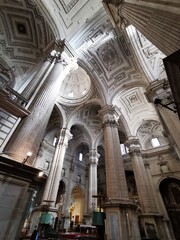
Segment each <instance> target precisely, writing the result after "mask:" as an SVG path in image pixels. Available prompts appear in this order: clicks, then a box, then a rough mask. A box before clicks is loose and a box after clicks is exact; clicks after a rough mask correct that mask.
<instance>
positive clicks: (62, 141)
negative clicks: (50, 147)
mask: <svg viewBox="0 0 180 240" xmlns="http://www.w3.org/2000/svg"><path fill="white" fill-rule="evenodd" d="M70 138H71V134H70V132H69V130H68V129H62V130H61V134H60V138H59V141H58V144H57V147H56V150H55V154H54V158H53V162H52V165H51V170H50V173H49V176H48V179H47V183H46V186H45V190H44V194H43V198H42V203H43V201H44V200H51V201H52V202H53V205H55V203H56V198H57V193H58V189H59V183H60V179H61V171H62V166H63V161H64V156H65V151H66V148H67V145H68V140H69V139H70Z"/></svg>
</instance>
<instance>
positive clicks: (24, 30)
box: [3, 9, 37, 48]
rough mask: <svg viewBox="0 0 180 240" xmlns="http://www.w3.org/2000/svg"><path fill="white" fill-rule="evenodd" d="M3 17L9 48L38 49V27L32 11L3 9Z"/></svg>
mask: <svg viewBox="0 0 180 240" xmlns="http://www.w3.org/2000/svg"><path fill="white" fill-rule="evenodd" d="M3 16H4V18H3V19H4V22H6V24H5V26H6V34H7V37H6V38H7V40H8V44H9V46H14V45H16V46H21V47H23V46H24V47H28V48H29V47H31V48H36V47H37V34H36V25H35V21H34V16H33V14H32V12H31V11H23V12H21V11H17V12H14V11H13V12H12V11H11V10H10V9H6V10H5V9H3Z"/></svg>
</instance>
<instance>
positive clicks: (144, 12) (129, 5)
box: [104, 0, 180, 55]
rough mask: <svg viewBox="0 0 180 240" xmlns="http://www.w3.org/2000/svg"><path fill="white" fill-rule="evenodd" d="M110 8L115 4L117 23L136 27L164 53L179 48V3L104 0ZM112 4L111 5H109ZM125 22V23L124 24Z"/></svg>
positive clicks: (169, 52)
mask: <svg viewBox="0 0 180 240" xmlns="http://www.w3.org/2000/svg"><path fill="white" fill-rule="evenodd" d="M104 2H106V4H108V7H109V8H110V9H111V8H112V10H111V12H113V8H114V7H115V6H113V4H115V5H116V7H115V8H116V11H117V15H118V16H119V18H118V17H117V18H118V20H117V24H118V25H121V26H122V25H123V26H124V25H125V24H126V23H128V24H131V25H133V26H134V27H136V28H137V29H138V30H139V31H140V32H141V33H142V34H143V35H144V36H145V37H146V38H147V39H148V40H149V41H151V42H152V43H153V44H154V45H155V46H156V47H158V48H159V49H160V50H161V51H162V52H163V53H164V54H166V55H169V54H171V53H173V52H175V51H177V50H178V49H179V48H180V31H179V29H180V14H178V9H179V11H180V3H178V2H177V3H174V2H173V3H172V1H169V2H168V1H160V0H157V1H152V2H151V1H141V0H122V1H112V0H104ZM111 4H112V6H111ZM175 6H176V7H175ZM124 23H125V24H124Z"/></svg>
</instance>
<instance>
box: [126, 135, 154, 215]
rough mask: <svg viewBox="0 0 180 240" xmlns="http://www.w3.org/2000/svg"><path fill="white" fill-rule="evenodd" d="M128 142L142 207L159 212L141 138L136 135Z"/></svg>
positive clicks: (145, 209)
mask: <svg viewBox="0 0 180 240" xmlns="http://www.w3.org/2000/svg"><path fill="white" fill-rule="evenodd" d="M126 144H127V146H128V147H129V153H130V156H131V162H132V167H133V171H134V175H135V180H136V185H137V191H138V195H139V199H140V205H141V208H142V210H143V212H145V213H154V212H156V213H157V209H156V204H155V202H154V196H153V194H152V192H151V190H152V189H151V186H150V184H149V179H148V178H147V172H146V169H145V166H144V161H143V158H142V155H141V150H140V143H139V140H138V139H137V138H136V137H129V139H128V140H127V141H126Z"/></svg>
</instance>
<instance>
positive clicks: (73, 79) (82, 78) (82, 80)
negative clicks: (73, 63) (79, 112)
mask: <svg viewBox="0 0 180 240" xmlns="http://www.w3.org/2000/svg"><path fill="white" fill-rule="evenodd" d="M90 89H91V80H90V77H89V76H88V74H87V73H86V71H85V70H84V69H82V68H81V67H79V66H78V67H77V68H73V69H72V70H71V71H70V72H69V74H68V75H67V76H66V77H65V79H64V80H63V82H62V85H61V89H60V101H61V102H62V103H63V102H64V103H70V104H77V103H81V102H82V101H84V100H85V99H87V97H88V96H89V93H90Z"/></svg>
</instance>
